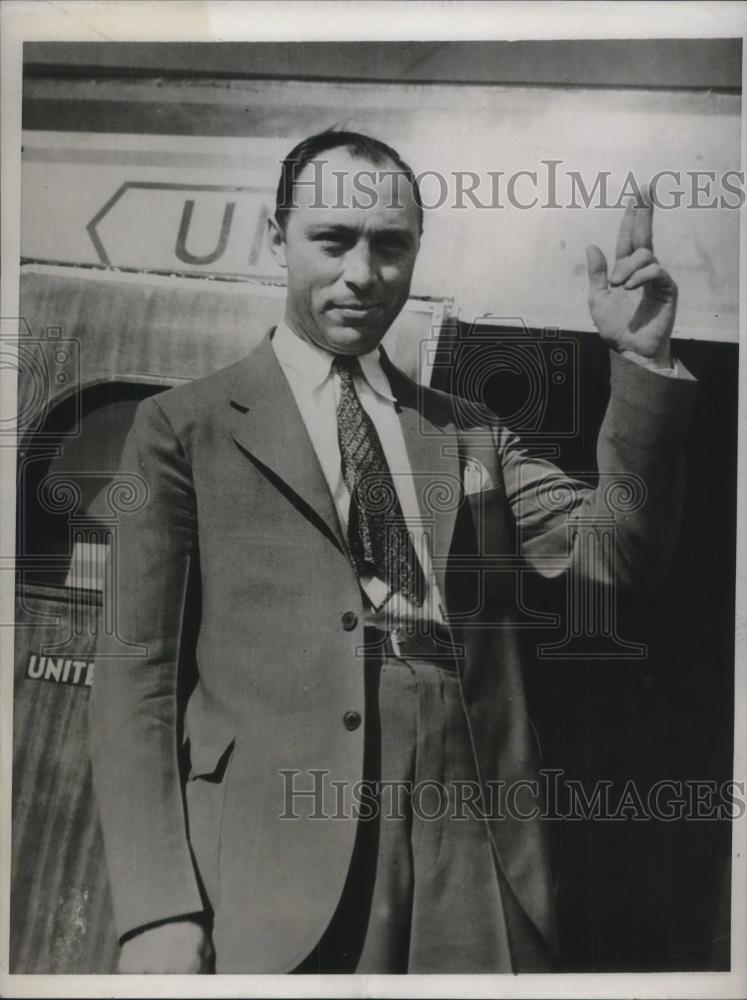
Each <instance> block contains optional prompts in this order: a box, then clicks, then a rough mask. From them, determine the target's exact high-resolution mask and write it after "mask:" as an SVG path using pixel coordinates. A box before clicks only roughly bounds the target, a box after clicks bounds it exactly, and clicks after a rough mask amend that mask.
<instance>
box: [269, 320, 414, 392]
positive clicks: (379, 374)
mask: <svg viewBox="0 0 747 1000" xmlns="http://www.w3.org/2000/svg"><path fill="white" fill-rule="evenodd" d="M272 346H273V349H274V351H275V356H276V357H277V359H278V361H279V362H280V364H281V366H282V367H283V368H290V369H292V370H293V372H294V373H295V374H296V375H297V376H298V378H300V379H301V380H302V381H303V382H304V383H305V384H306V385H307V386H308V388H309V389H318V388H319V387H320V386H321V385H322V384H323V383H324V382H325V381H326V380H327V379H328V378H329V376H330V371H331V368H332V361H333V360H334V354H332V353H331V352H330V351H325V350H324V349H323V348H321V347H318V346H317V345H316V344H312V343H311V342H310V341H308V340H302V338H301V337H298V336H297V335H296V334H295V333H294V332H293V331H292V330H291V328H290V327H289V326H288V324H287V323H286V322H285V321H284V320H281V322H280V323H278V325H277V328H276V330H275V333H274V335H273V338H272ZM358 361H359V362H360V366H361V371H362V373H363V377H364V378H365V380H366V382H367V383H368V384H369V386H370V387H371V389H373V391H374V392H375V393H377V395H379V396H382V397H383V398H384V399H386V400H389V402H391V403H394V402H396V400H395V398H394V396H393V395H392V390H391V388H390V386H389V380H388V379H387V377H386V375H385V374H384V370H383V369H382V367H381V363H380V360H379V349H378V347H377V348H376V349H375V350H373V351H369V352H368V354H359V355H358Z"/></svg>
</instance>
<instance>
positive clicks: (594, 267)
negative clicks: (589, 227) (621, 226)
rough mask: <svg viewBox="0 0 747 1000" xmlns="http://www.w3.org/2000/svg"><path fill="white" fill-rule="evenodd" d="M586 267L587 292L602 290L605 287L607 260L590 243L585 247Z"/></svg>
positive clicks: (596, 247) (591, 293)
mask: <svg viewBox="0 0 747 1000" xmlns="http://www.w3.org/2000/svg"><path fill="white" fill-rule="evenodd" d="M586 269H587V272H588V275H589V294H590V295H593V294H594V293H595V292H604V291H606V289H607V260H606V258H605V256H604V254H603V253H602V251H601V250H600V249H599V247H598V246H594V244H593V243H592V244H591V245H590V246H588V247H587V248H586Z"/></svg>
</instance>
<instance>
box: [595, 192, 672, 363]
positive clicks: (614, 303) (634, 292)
mask: <svg viewBox="0 0 747 1000" xmlns="http://www.w3.org/2000/svg"><path fill="white" fill-rule="evenodd" d="M643 201H644V204H643V205H641V204H636V202H635V201H633V202H631V203H630V204H629V205H628V207H627V208H626V210H625V215H624V216H623V219H622V222H621V224H620V232H619V234H618V237H617V247H616V249H615V265H614V267H613V268H612V272H611V274H610V275H609V278H608V277H607V261H606V259H605V256H604V254H603V253H602V251H601V250H600V249H599V247H597V246H593V245H592V246H589V247H587V248H586V262H587V267H588V273H589V309H590V311H591V318H592V319H593V321H594V325H595V326H596V328H597V330H598V331H599V335H600V337H601V338H602V339H603V340H605V341H606V342H607V343H608V344H609V346H610V347H611V348H613V349H614V350H616V351H619V352H620V353H621V354H634V355H638V356H639V357H641V358H645V359H647V360H648V361H649V362H651V363H653V364H654V365H656V366H657V367H658V366H660V367H662V368H666V367H669V365H670V364H671V354H670V350H669V338H670V336H671V333H672V328H673V326H674V316H675V311H676V307H677V286H676V285H675V283H674V281H673V280H672V278H671V276H670V275H669V274H668V273H667V271H665V270H664V268H663V267H662V266H661V264H660V263H659V262H658V261H657V259H656V257H655V256H654V246H653V236H652V229H653V215H654V206H653V202H652V201H651V196H650V194H649V192H646V193H645V195H644V198H643Z"/></svg>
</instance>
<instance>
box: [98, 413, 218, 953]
mask: <svg viewBox="0 0 747 1000" xmlns="http://www.w3.org/2000/svg"><path fill="white" fill-rule="evenodd" d="M121 469H122V470H123V471H125V472H128V473H134V474H136V475H138V476H141V477H142V479H143V480H144V482H145V484H146V486H147V495H146V499H145V502H144V503H143V504H142V505H140V507H139V508H138V509H137V510H135V511H133V512H131V513H126V514H122V515H121V517H120V521H119V524H118V526H117V528H118V533H117V535H116V538H115V540H114V542H113V551H112V553H111V558H112V559H113V563H112V566H113V568H114V579H113V582H112V587H113V593H112V594H107V595H106V598H107V600H110V601H111V603H112V606H113V612H114V621H115V623H116V629H115V632H116V634H115V635H113V636H101V637H100V641H99V643H98V648H97V654H96V676H95V681H94V685H93V690H92V692H91V706H90V739H91V759H92V765H93V779H94V787H95V793H96V799H97V803H98V809H99V815H100V819H101V825H102V829H103V833H104V843H105V848H106V857H107V865H108V870H109V882H110V886H111V891H112V898H113V903H114V913H115V919H116V924H117V928H118V930H119V933H120V936H124V935H130V934H131V932H133V931H135V930H137V929H139V928H144V927H146V926H147V927H149V928H150V929H149V930H147V931H145V932H143V934H142V935H138V936H137V937H128V941H127V943H126V944H125V945H124V947H123V960H122V967H123V971H136V970H135V969H134V968H132V967H131V966H130V967H129V968H128V967H127V956H128V955H131V954H132V953H133V952H138V951H139V952H142V950H143V948H144V947H146V949H147V948H148V941H150V942H151V947H150V951H151V952H152V951H153V947H152V943H153V942H154V941H155V940H156V939H158V940H159V941H160V942H161V944H162V945H163V943H164V941H166V940H168V941H171V942H172V943H174V942H176V943H177V944H178V945H179V946H184V945H185V944H187V945H188V946H189V948H190V955H189V956H184V955H183V954H180V955H179V956H177V957H176V958H174V957H170V956H169V955H167V954H165V953H164V948H163V947H161V948H160V958H159V957H158V949H156V954H155V957H153V956H152V955H151V957H150V958H148V957H147V955H146V956H142V955H141V958H142V959H143V960H144V961H145V967H143V968H140V969H139V970H138V971H190V970H189V969H188V968H184V966H185V964H188V965H191V964H194V954H192V953H193V952H194V951H195V949H196V950H197V951H198V952H199V951H201V950H202V948H203V942H202V938H201V936H200V935H202V936H204V932H202V929H201V927H200V926H199V925H198V924H194V923H189V922H185V923H180V924H178V925H177V924H173V925H170V926H169V928H168V929H166V928H167V925H166V924H164V923H163V922H164V921H169V920H172V919H173V918H178V917H187V916H188V915H195V914H199V913H200V912H201V911H202V909H203V901H202V898H201V895H200V891H199V889H198V885H197V880H196V877H195V871H194V865H193V862H192V857H191V853H190V848H189V843H188V840H187V831H186V823H185V815H184V805H183V797H182V787H181V779H180V774H179V764H178V733H179V719H178V717H177V686H178V671H179V663H180V658H181V648H180V644H181V636H182V627H183V620H184V615H185V613H189V612H188V603H187V602H188V588H189V583H190V571H191V569H192V565H193V561H194V556H195V552H196V531H197V525H196V512H195V500H194V492H193V488H192V481H191V474H190V468H189V463H188V461H187V459H186V457H185V455H184V453H183V451H182V448H181V445H180V443H179V442H178V440H177V439H176V437H175V435H174V433H173V430H172V428H171V426H170V424H169V422H168V420H167V419H166V417H165V415H164V413H163V411H162V409H161V407H160V406H159V404H158V402H157V401H156V400H155V399H152V398H151V399H148V400H146V401H145V402H144V403H143V404H141V406H140V407H139V408H138V411H137V414H136V417H135V421H134V425H133V428H132V431H131V433H130V435H129V437H128V439H127V443H126V445H125V449H124V453H123V457H122V463H121ZM125 643H127V644H130V647H129V649H128V647H126V646H124V645H123V644H125ZM154 925H155V926H154ZM198 931H199V934H198V933H197V932H198ZM138 937H139V941H138ZM177 939H178V940H177ZM166 950H168V949H166ZM159 961H160V963H161V964H160V966H159V965H158V963H159ZM154 963H155V965H156V966H158V967H156V968H153V967H152V966H153V965H154ZM172 966H176V967H172ZM192 971H194V970H192Z"/></svg>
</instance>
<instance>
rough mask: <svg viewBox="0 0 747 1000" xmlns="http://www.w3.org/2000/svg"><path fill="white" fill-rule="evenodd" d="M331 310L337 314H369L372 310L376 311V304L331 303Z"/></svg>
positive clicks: (377, 304)
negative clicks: (334, 310)
mask: <svg viewBox="0 0 747 1000" xmlns="http://www.w3.org/2000/svg"><path fill="white" fill-rule="evenodd" d="M331 308H332V309H336V310H337V311H338V312H349V313H361V314H363V313H367V312H371V310H372V309H378V308H379V303H378V302H333V303H332V306H331Z"/></svg>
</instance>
